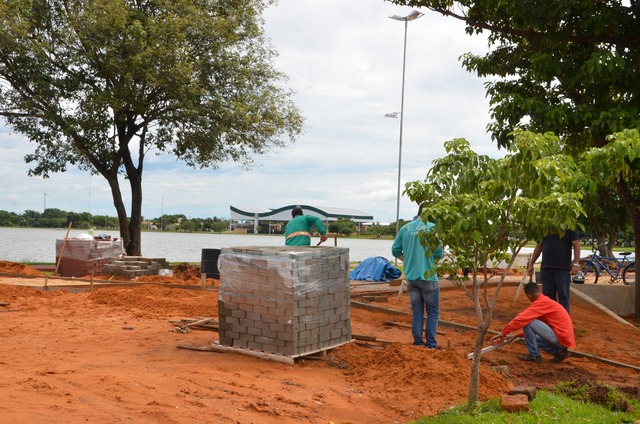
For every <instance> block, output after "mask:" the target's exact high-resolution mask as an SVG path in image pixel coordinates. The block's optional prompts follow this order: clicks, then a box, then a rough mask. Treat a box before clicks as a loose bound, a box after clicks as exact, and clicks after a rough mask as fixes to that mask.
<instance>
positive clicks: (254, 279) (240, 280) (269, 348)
mask: <svg viewBox="0 0 640 424" xmlns="http://www.w3.org/2000/svg"><path fill="white" fill-rule="evenodd" d="M219 270H220V292H219V299H218V313H219V322H220V323H219V335H220V344H221V345H223V346H232V347H236V348H242V349H250V350H254V351H260V352H266V353H270V354H277V355H285V356H288V357H292V358H295V357H299V356H303V355H307V354H311V353H316V352H320V351H324V350H327V349H329V348H332V347H336V346H340V345H342V344H344V343H347V342H349V341H351V321H350V316H349V276H348V273H349V249H346V248H338V247H293V246H282V247H273V246H259V247H254V246H251V247H231V248H222V250H221V254H220V257H219Z"/></svg>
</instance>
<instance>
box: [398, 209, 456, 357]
mask: <svg viewBox="0 0 640 424" xmlns="http://www.w3.org/2000/svg"><path fill="white" fill-rule="evenodd" d="M422 206H423V205H420V207H419V208H418V216H417V217H416V218H415V219H414V220H413V221H411V222H409V223H408V224H405V225H403V226H402V228H400V231H398V235H397V236H396V239H395V240H394V242H393V246H391V253H392V254H393V256H394V257H396V258H398V259H400V260H401V261H402V262H404V274H405V276H406V278H407V292H408V293H409V299H410V300H411V315H412V317H411V333H412V334H413V344H414V345H417V346H426V347H428V348H432V349H435V348H436V347H437V342H436V331H437V330H438V320H439V319H440V285H439V283H438V275H437V274H436V273H435V272H429V271H431V269H432V268H433V266H434V265H435V261H436V259H440V258H442V257H443V256H444V252H443V250H442V247H441V246H438V248H437V249H436V250H435V251H433V252H432V251H431V250H430V249H429V248H428V247H423V246H422V244H420V233H422V232H423V231H431V229H432V228H433V227H434V224H433V223H431V222H427V223H425V222H423V221H422V220H421V219H420V218H419V217H420V215H421V214H422ZM425 275H426V277H425ZM425 310H426V311H427V324H426V328H425V326H424V312H425ZM423 333H424V335H425V338H424V339H423V336H422V335H423ZM425 339H426V342H425Z"/></svg>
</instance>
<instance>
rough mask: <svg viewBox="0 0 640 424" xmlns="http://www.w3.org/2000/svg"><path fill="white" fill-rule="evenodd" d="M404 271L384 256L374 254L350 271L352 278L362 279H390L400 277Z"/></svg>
mask: <svg viewBox="0 0 640 424" xmlns="http://www.w3.org/2000/svg"><path fill="white" fill-rule="evenodd" d="M401 275H402V272H401V271H400V270H399V269H398V268H396V267H394V266H393V265H391V263H389V261H388V260H387V259H386V258H383V257H382V256H373V257H370V258H367V259H365V260H364V261H362V262H361V263H360V264H359V265H358V266H357V267H356V268H355V269H354V270H353V271H351V272H350V273H349V278H351V279H352V280H362V281H385V282H386V281H389V280H393V279H396V278H400V276H401Z"/></svg>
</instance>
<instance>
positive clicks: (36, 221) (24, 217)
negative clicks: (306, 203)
mask: <svg viewBox="0 0 640 424" xmlns="http://www.w3.org/2000/svg"><path fill="white" fill-rule="evenodd" d="M69 223H72V225H73V228H96V229H103V230H118V229H119V225H118V218H116V217H114V216H106V215H91V214H90V213H89V212H80V213H78V212H67V211H63V210H60V209H56V208H48V209H45V211H44V212H42V213H40V212H37V211H33V210H27V211H25V212H24V213H23V214H17V213H15V212H7V211H3V210H0V227H32V228H65V227H68V226H69ZM405 223H406V221H404V220H402V219H401V220H400V226H402V225H404V224H405ZM247 225H248V224H247ZM249 227H251V229H252V228H253V226H252V225H249ZM142 229H143V230H161V231H184V232H195V231H203V232H214V233H221V232H224V231H229V220H228V219H223V218H218V217H216V216H214V217H213V218H187V217H186V216H185V215H183V214H177V215H162V216H160V217H158V218H153V219H144V218H143V220H142ZM328 229H329V231H330V232H332V233H339V234H340V235H342V236H350V235H361V236H366V237H373V238H381V237H385V238H386V237H393V236H394V235H395V229H396V226H395V222H394V223H391V225H380V224H373V225H369V226H359V225H357V224H356V223H355V222H353V221H352V220H350V219H339V220H338V221H334V222H331V223H329V228H328ZM282 231H284V228H282V229H281V230H280V233H281V232H282ZM259 232H260V233H273V231H270V230H269V228H268V227H265V228H262V227H260V228H259Z"/></svg>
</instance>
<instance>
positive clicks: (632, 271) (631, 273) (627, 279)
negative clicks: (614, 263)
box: [622, 262, 637, 290]
mask: <svg viewBox="0 0 640 424" xmlns="http://www.w3.org/2000/svg"><path fill="white" fill-rule="evenodd" d="M622 281H623V282H624V283H625V284H628V285H630V286H635V285H636V263H635V262H629V264H628V265H627V266H625V267H624V270H622ZM636 290H637V289H636Z"/></svg>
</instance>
